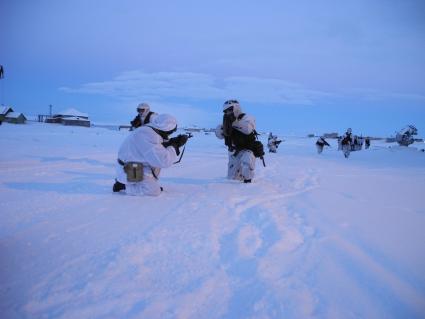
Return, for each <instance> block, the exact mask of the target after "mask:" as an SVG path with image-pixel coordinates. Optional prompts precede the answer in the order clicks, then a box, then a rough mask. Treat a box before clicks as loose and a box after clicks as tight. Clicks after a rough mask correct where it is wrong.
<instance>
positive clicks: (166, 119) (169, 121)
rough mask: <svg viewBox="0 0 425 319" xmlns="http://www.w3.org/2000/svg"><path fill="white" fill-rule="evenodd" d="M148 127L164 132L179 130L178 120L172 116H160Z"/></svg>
mask: <svg viewBox="0 0 425 319" xmlns="http://www.w3.org/2000/svg"><path fill="white" fill-rule="evenodd" d="M146 125H147V126H150V127H152V128H155V129H157V130H160V131H163V132H169V131H172V130H175V129H176V128H177V120H176V118H175V117H174V116H172V115H170V114H159V115H158V116H156V117H154V118H153V119H152V121H151V122H149V123H148V124H146Z"/></svg>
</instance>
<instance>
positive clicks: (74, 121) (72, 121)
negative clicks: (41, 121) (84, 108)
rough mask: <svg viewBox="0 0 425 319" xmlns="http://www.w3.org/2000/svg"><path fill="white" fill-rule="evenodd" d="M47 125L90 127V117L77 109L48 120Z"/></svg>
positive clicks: (55, 115) (66, 111) (58, 114)
mask: <svg viewBox="0 0 425 319" xmlns="http://www.w3.org/2000/svg"><path fill="white" fill-rule="evenodd" d="M45 122H46V123H60V124H63V125H73V126H86V127H90V120H89V116H88V114H86V113H82V112H80V111H78V110H76V109H73V108H71V109H67V110H64V111H62V112H60V113H57V114H54V115H53V116H52V117H49V118H46V120H45Z"/></svg>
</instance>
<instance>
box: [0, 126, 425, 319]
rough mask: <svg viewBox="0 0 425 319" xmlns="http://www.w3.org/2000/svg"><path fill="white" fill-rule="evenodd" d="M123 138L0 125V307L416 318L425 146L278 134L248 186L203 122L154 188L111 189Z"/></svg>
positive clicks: (421, 309)
mask: <svg viewBox="0 0 425 319" xmlns="http://www.w3.org/2000/svg"><path fill="white" fill-rule="evenodd" d="M127 134H129V133H128V132H126V131H112V130H107V129H103V128H83V127H68V126H60V125H54V124H51V125H48V124H40V123H31V124H28V125H21V126H18V125H11V124H7V123H4V124H3V125H2V126H0V148H1V153H0V216H1V220H0V254H1V255H0V313H1V314H2V315H1V318H5V319H12V318H79V319H82V318H161V319H163V318H359V317H360V318H424V317H425V245H424V242H425V232H424V228H425V206H424V200H423V190H424V189H425V153H424V152H421V151H418V149H423V148H424V144H417V145H415V144H414V145H413V147H409V148H401V147H398V146H395V145H392V147H391V148H389V147H388V146H389V144H379V143H378V142H374V141H372V147H371V149H369V150H365V151H361V152H353V153H352V154H351V156H350V158H348V159H345V158H344V157H343V155H342V153H341V152H337V151H336V144H335V142H334V141H330V142H331V144H332V148H328V149H325V150H324V153H323V154H321V155H318V154H317V153H316V149H315V145H314V143H315V139H307V138H305V139H304V138H295V137H292V138H285V142H283V143H282V144H281V146H280V147H279V150H278V153H277V154H266V158H265V159H266V164H267V167H265V168H264V167H262V165H261V163H260V161H258V163H257V170H256V177H255V179H254V182H253V183H252V184H241V183H239V182H234V181H228V180H226V179H225V176H226V166H227V151H226V149H225V148H224V146H223V145H222V141H219V140H217V139H216V137H215V136H214V134H209V135H204V134H203V133H200V134H195V136H194V138H192V139H190V140H189V142H188V145H187V148H186V151H185V154H184V157H183V159H182V161H181V163H180V164H177V165H174V166H173V167H171V168H169V169H165V170H163V172H162V178H161V184H162V186H163V187H164V193H163V194H161V196H159V197H157V198H152V197H142V196H141V197H132V196H125V195H122V194H113V193H112V192H111V187H112V184H113V180H114V167H115V161H116V153H117V150H118V147H119V145H120V143H121V141H122V140H123V139H124V138H125V136H126V135H127ZM263 138H264V139H265V138H266V137H263Z"/></svg>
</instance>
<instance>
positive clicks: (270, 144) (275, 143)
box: [267, 132, 282, 153]
mask: <svg viewBox="0 0 425 319" xmlns="http://www.w3.org/2000/svg"><path fill="white" fill-rule="evenodd" d="M280 143H282V141H281V140H278V139H277V136H276V135H273V134H272V132H270V134H269V138H268V140H267V148H268V149H269V153H276V152H277V148H278V147H279V144H280Z"/></svg>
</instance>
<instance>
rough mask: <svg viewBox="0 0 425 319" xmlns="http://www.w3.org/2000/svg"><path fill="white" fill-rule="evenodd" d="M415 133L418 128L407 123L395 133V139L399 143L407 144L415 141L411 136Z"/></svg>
mask: <svg viewBox="0 0 425 319" xmlns="http://www.w3.org/2000/svg"><path fill="white" fill-rule="evenodd" d="M417 134H418V130H417V128H416V127H415V126H413V125H407V126H406V127H404V128H403V129H401V130H400V131H399V132H398V133H397V135H396V137H395V140H396V142H397V143H398V144H399V145H402V146H409V145H410V144H413V143H414V142H415V139H414V137H413V136H414V135H417Z"/></svg>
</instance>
